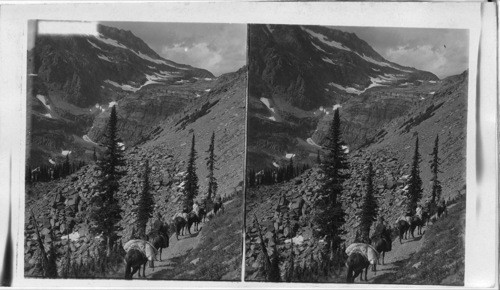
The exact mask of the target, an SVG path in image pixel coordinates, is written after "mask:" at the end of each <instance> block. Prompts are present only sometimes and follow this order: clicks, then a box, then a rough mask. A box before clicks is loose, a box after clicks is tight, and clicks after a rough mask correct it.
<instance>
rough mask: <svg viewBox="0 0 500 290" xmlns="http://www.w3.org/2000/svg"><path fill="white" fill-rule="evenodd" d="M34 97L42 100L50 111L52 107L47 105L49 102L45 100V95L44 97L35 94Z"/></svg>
mask: <svg viewBox="0 0 500 290" xmlns="http://www.w3.org/2000/svg"><path fill="white" fill-rule="evenodd" d="M36 98H37V99H38V100H39V101H40V102H42V104H43V105H44V106H45V108H47V109H49V110H51V111H52V108H51V107H50V105H49V102H48V100H47V97H45V96H44V95H36Z"/></svg>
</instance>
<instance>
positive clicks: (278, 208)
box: [246, 72, 468, 280]
mask: <svg viewBox="0 0 500 290" xmlns="http://www.w3.org/2000/svg"><path fill="white" fill-rule="evenodd" d="M467 82H468V77H467V72H464V73H463V74H461V75H458V76H453V77H449V78H447V79H445V80H443V82H442V84H441V85H440V87H439V89H437V90H436V91H435V93H434V94H429V95H428V96H426V98H425V99H422V100H420V102H422V103H421V104H419V105H418V106H412V107H409V108H408V109H407V111H406V112H407V113H406V114H405V115H404V116H399V117H395V118H393V119H392V120H391V121H388V122H386V123H385V124H384V125H383V126H381V130H380V131H379V132H378V134H376V136H375V137H374V138H372V139H371V140H370V142H368V143H367V144H365V146H364V147H363V148H362V149H358V150H354V151H352V152H350V153H349V154H348V161H349V167H350V169H349V171H350V174H351V176H350V179H349V180H347V181H346V182H345V184H344V188H345V190H344V192H343V195H342V198H341V199H342V202H343V208H344V210H345V212H346V214H347V218H346V223H345V225H344V230H345V231H346V234H345V235H344V236H343V238H344V239H345V241H346V242H347V244H349V243H351V242H352V241H353V239H354V234H355V232H356V229H357V228H358V226H359V223H360V220H359V218H358V217H359V213H360V210H361V205H362V198H363V195H364V194H365V190H366V183H365V179H366V171H367V165H368V163H369V162H371V163H372V164H373V166H374V167H373V170H374V172H375V176H374V188H375V192H376V193H375V197H376V198H377V202H378V206H379V212H378V214H379V215H380V216H383V217H384V218H385V220H386V221H387V222H388V224H389V225H393V224H394V222H395V221H396V219H397V218H398V217H399V216H401V215H402V214H403V211H404V205H405V203H406V197H405V195H404V191H405V187H406V185H407V182H408V177H409V174H410V169H411V168H410V167H411V165H410V164H411V160H412V157H413V152H414V144H415V136H417V135H418V136H419V139H420V147H419V152H420V154H421V156H422V162H421V163H420V176H421V178H422V181H423V190H424V192H423V198H422V200H421V203H422V204H424V203H425V202H426V201H427V200H430V198H431V183H430V179H431V170H430V163H429V162H430V159H431V156H430V153H431V152H432V149H433V146H434V139H435V137H436V135H438V136H439V140H440V141H439V156H440V158H441V161H442V162H441V165H440V167H439V168H440V170H441V173H439V180H440V181H441V184H442V187H443V192H442V197H443V198H444V199H445V200H446V201H447V202H450V203H452V202H453V201H454V200H457V199H458V198H460V197H461V196H463V195H465V194H466V180H465V172H466V164H465V162H466V152H465V148H466V134H467V128H466V125H467V122H466V116H467ZM345 110H347V109H345ZM345 110H344V108H342V109H341V110H340V112H341V113H340V115H341V122H345V121H346V119H345V118H343V117H342V116H343V112H344V111H345ZM343 128H345V126H344V127H343ZM343 133H344V134H345V135H347V136H349V133H348V132H347V131H346V130H343ZM322 178H323V173H322V171H321V170H320V169H318V168H313V169H311V170H308V171H306V172H304V173H303V174H302V175H301V176H299V177H296V178H295V179H293V180H291V181H289V182H287V183H281V184H276V185H272V186H259V187H256V188H251V189H249V191H248V192H247V202H246V210H247V222H246V227H247V228H246V234H247V238H246V269H247V273H246V275H247V278H248V279H250V280H263V279H264V276H263V273H262V272H259V271H260V270H262V265H263V260H262V257H261V250H260V239H259V237H258V228H257V226H256V223H254V222H253V221H254V220H255V219H257V220H258V221H259V223H260V225H261V229H262V233H263V236H264V239H265V242H266V244H267V245H269V246H268V251H269V252H272V245H270V244H268V243H269V241H270V240H271V238H272V232H273V231H274V230H275V229H278V230H279V232H280V234H279V235H278V238H279V241H280V246H279V247H278V251H279V253H280V257H282V260H281V263H280V266H281V270H282V273H286V269H287V267H289V261H288V258H289V257H290V255H291V253H292V246H291V241H292V240H293V242H294V248H293V253H294V255H295V256H294V259H295V265H296V266H297V265H300V267H301V268H302V269H309V270H311V269H316V268H315V267H318V263H317V261H319V260H320V259H321V255H320V251H321V248H322V246H323V245H324V244H323V243H322V241H321V239H317V238H314V237H313V232H314V224H312V223H311V221H312V220H311V219H312V216H313V214H314V211H315V208H314V206H313V204H314V201H315V199H316V195H317V193H318V191H319V190H320V186H321V180H322ZM285 199H286V201H285ZM277 213H280V214H281V215H282V219H281V223H276V221H277V220H278V219H277V216H278V215H277ZM287 219H289V220H290V222H289V226H287V224H286V223H285V221H286V220H287ZM287 227H288V229H287ZM311 257H313V258H312V259H311ZM283 278H284V277H283Z"/></svg>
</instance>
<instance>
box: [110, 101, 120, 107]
mask: <svg viewBox="0 0 500 290" xmlns="http://www.w3.org/2000/svg"><path fill="white" fill-rule="evenodd" d="M116 105H118V103H117V102H116V101H112V102H109V105H108V107H110V108H111V107H114V106H116Z"/></svg>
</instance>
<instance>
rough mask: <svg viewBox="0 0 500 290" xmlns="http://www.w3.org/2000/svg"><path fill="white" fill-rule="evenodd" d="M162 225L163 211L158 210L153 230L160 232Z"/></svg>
mask: <svg viewBox="0 0 500 290" xmlns="http://www.w3.org/2000/svg"><path fill="white" fill-rule="evenodd" d="M162 225H163V219H162V216H161V213H160V212H158V213H156V220H155V221H154V222H153V226H152V227H151V232H155V233H157V232H159V231H160V228H161V227H162Z"/></svg>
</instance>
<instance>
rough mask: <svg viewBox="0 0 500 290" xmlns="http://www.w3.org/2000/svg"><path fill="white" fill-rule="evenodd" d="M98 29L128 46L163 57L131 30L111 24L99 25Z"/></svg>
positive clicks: (147, 53) (107, 36)
mask: <svg viewBox="0 0 500 290" xmlns="http://www.w3.org/2000/svg"><path fill="white" fill-rule="evenodd" d="M97 30H98V32H99V33H100V34H102V35H103V36H104V37H106V38H111V39H114V40H116V41H118V42H119V43H121V44H123V45H125V46H126V47H128V48H131V49H133V50H136V51H139V52H142V53H144V54H146V55H149V56H151V57H154V58H162V57H161V56H160V55H158V54H157V53H156V52H155V51H154V50H153V49H151V48H150V47H149V46H148V45H147V44H146V43H145V42H144V41H143V40H142V39H140V38H139V37H137V36H135V35H134V34H133V33H132V32H131V31H130V30H123V29H119V28H115V27H111V26H105V25H102V24H99V25H98V28H97ZM162 59H163V58H162Z"/></svg>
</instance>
